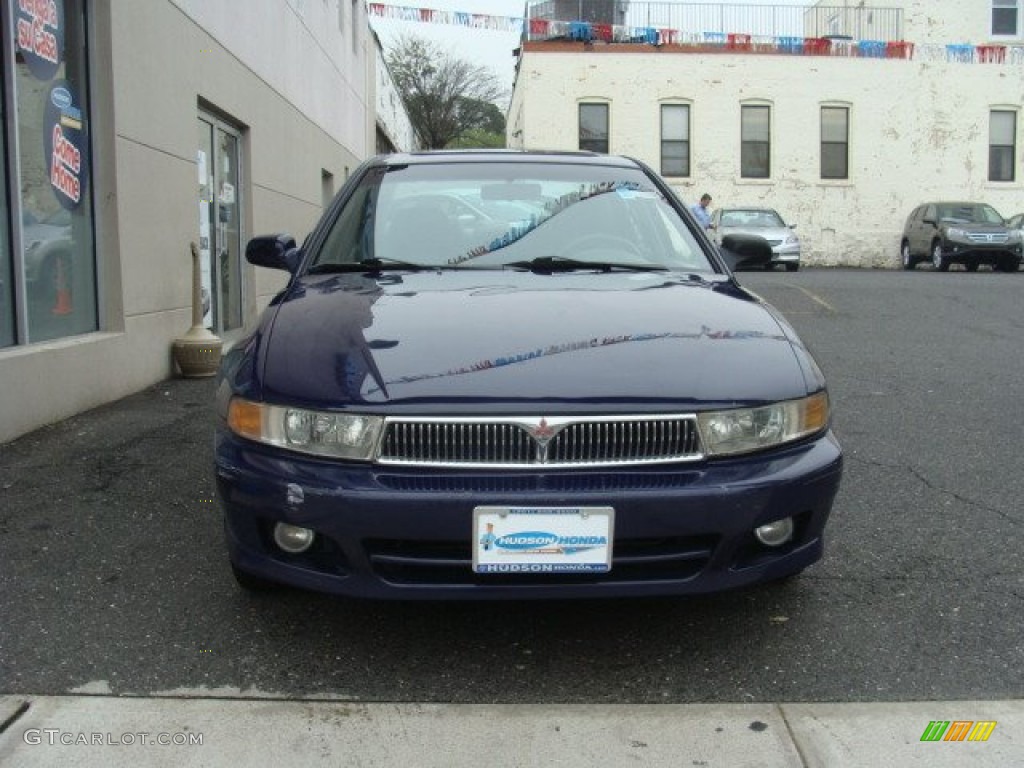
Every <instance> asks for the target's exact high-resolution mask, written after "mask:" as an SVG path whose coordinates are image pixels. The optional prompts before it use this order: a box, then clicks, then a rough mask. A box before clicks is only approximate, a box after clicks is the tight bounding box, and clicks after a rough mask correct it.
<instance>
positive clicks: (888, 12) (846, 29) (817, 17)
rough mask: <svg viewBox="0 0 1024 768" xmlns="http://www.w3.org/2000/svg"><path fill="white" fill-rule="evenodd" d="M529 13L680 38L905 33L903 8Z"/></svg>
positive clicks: (566, 8)
mask: <svg viewBox="0 0 1024 768" xmlns="http://www.w3.org/2000/svg"><path fill="white" fill-rule="evenodd" d="M533 19H538V20H546V21H549V22H550V21H564V22H572V21H577V22H588V23H591V24H608V25H611V26H621V27H635V28H653V29H669V30H674V31H675V32H676V33H677V35H678V37H679V38H680V39H693V38H694V37H697V36H699V37H701V38H703V36H704V35H708V34H711V35H713V34H721V35H728V34H730V33H732V34H746V35H750V36H751V37H802V38H804V37H806V38H825V37H828V38H846V39H851V40H902V39H903V9H902V8H849V7H845V6H811V5H808V6H807V7H803V6H793V5H725V4H721V3H669V2H635V0H538V1H537V2H530V3H527V23H529V21H530V20H533Z"/></svg>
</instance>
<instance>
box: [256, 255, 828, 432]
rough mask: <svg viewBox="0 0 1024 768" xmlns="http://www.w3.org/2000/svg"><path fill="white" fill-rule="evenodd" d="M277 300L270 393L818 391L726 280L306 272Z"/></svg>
mask: <svg viewBox="0 0 1024 768" xmlns="http://www.w3.org/2000/svg"><path fill="white" fill-rule="evenodd" d="M268 311H269V312H271V313H276V316H274V317H268V318H267V322H266V323H265V325H264V327H265V328H267V327H270V328H271V330H269V331H266V333H267V337H266V338H264V339H263V344H262V345H261V346H262V347H263V350H264V351H263V364H262V387H261V389H262V395H263V397H264V399H266V400H267V401H268V402H281V403H293V404H296V405H305V406H307V407H342V408H343V407H346V406H349V405H359V406H361V407H364V406H365V405H366V404H378V405H381V406H385V405H386V406H387V407H388V408H394V409H402V408H407V409H416V408H423V407H425V405H427V404H430V403H433V404H434V405H430V406H428V407H429V408H431V409H432V410H435V411H436V410H437V408H438V407H442V408H443V407H444V406H446V405H449V404H453V403H457V404H459V407H460V412H466V411H472V410H473V409H474V408H478V409H480V410H487V409H488V408H492V409H493V408H495V407H496V404H500V407H501V408H503V409H505V410H508V411H513V410H516V409H524V410H531V409H532V410H536V403H538V402H543V403H545V405H546V407H548V408H550V405H551V404H552V403H560V404H562V407H563V408H564V410H567V411H568V410H572V409H574V408H577V409H581V408H587V407H590V408H593V407H594V406H595V405H597V404H600V406H601V408H602V410H607V409H608V408H613V409H614V408H616V407H619V408H622V409H624V410H626V409H629V408H630V407H642V406H643V405H644V404H648V405H649V406H650V407H652V408H653V407H657V408H659V409H664V408H666V407H674V408H689V407H692V406H696V405H698V404H710V403H714V404H717V405H734V404H735V405H738V404H749V403H761V402H766V401H771V400H783V399H789V398H794V397H801V396H803V395H805V394H807V393H808V392H809V391H812V390H813V389H816V388H818V387H819V386H820V382H816V380H815V371H816V368H814V366H813V362H810V358H809V356H807V355H806V352H804V351H803V350H802V348H801V347H800V346H799V342H797V341H796V339H795V336H793V334H792V331H791V330H789V328H788V326H786V325H785V323H783V322H780V321H779V320H777V319H776V317H775V315H774V314H773V312H772V311H770V310H769V308H767V306H766V305H763V304H761V303H760V302H758V301H757V300H756V299H754V298H753V297H751V296H749V295H748V294H746V293H744V292H743V291H742V290H740V289H737V288H736V286H734V285H732V284H731V283H729V282H727V281H726V282H721V283H719V284H717V285H716V286H714V287H711V286H709V285H707V284H703V283H698V282H694V281H692V280H687V279H686V277H685V276H682V275H676V276H673V275H671V274H669V273H620V272H614V273H607V274H592V273H586V274H584V273H557V274H553V275H539V274H533V273H530V272H521V271H513V270H508V271H493V270H488V271H474V270H462V271H438V272H411V273H385V274H383V275H378V276H377V277H376V279H374V278H373V277H371V276H369V275H352V274H343V275H327V276H307V277H303V278H299V279H297V280H296V281H295V283H294V285H293V286H292V287H291V289H290V290H289V291H288V292H287V293H286V294H284V295H283V296H281V297H279V300H278V301H277V302H276V304H275V306H273V307H271V308H270V309H269V310H268ZM818 375H819V376H820V372H818Z"/></svg>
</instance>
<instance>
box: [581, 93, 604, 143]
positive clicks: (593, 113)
mask: <svg viewBox="0 0 1024 768" xmlns="http://www.w3.org/2000/svg"><path fill="white" fill-rule="evenodd" d="M580 149H584V150H589V151H591V152H604V153H607V152H608V105H607V104H580Z"/></svg>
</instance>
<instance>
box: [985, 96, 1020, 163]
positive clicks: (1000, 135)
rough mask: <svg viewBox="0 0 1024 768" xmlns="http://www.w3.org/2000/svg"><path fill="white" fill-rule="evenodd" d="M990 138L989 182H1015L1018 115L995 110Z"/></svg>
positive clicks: (989, 131)
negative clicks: (1014, 169) (1014, 168)
mask: <svg viewBox="0 0 1024 768" xmlns="http://www.w3.org/2000/svg"><path fill="white" fill-rule="evenodd" d="M988 136H989V138H988V180H989V181H1013V180H1014V174H1013V167H1014V165H1015V162H1016V161H1015V156H1016V154H1017V152H1016V137H1017V113H1016V112H1010V111H1007V110H998V109H996V110H993V111H992V114H991V115H990V116H989V124H988Z"/></svg>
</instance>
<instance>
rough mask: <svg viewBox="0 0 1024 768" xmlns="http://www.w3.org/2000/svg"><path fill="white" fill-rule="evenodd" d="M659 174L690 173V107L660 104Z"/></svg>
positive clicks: (678, 174)
mask: <svg viewBox="0 0 1024 768" xmlns="http://www.w3.org/2000/svg"><path fill="white" fill-rule="evenodd" d="M661 175H662V176H689V175H690V107H689V105H688V104H662V105H661Z"/></svg>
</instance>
